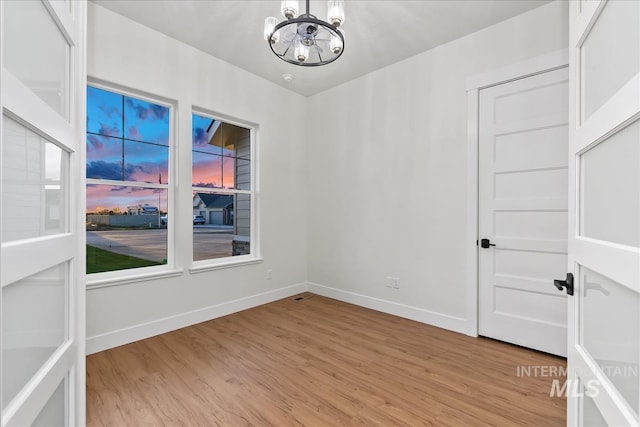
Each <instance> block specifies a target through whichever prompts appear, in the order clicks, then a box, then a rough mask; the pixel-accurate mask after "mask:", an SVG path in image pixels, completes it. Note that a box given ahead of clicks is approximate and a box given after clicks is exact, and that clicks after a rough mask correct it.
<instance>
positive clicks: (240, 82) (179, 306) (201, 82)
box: [87, 3, 307, 352]
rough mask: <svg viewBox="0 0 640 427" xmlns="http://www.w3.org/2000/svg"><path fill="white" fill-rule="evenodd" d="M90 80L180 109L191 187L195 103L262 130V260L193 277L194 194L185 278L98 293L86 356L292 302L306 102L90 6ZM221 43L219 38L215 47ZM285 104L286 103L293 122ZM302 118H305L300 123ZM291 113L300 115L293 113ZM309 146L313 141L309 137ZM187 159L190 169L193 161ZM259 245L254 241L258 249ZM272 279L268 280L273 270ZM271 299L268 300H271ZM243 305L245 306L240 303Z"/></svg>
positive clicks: (302, 262) (185, 202) (186, 198)
mask: <svg viewBox="0 0 640 427" xmlns="http://www.w3.org/2000/svg"><path fill="white" fill-rule="evenodd" d="M88 29H89V30H88V35H89V37H88V64H87V68H88V75H89V78H90V79H99V80H103V81H105V82H111V83H115V84H117V85H121V86H123V87H128V88H134V89H137V90H140V91H144V92H147V93H149V94H154V95H157V96H160V97H164V98H167V99H169V100H173V101H175V102H177V114H178V117H179V123H180V127H179V138H178V144H177V147H178V153H177V154H178V158H179V159H180V161H181V164H182V165H183V166H186V167H182V168H181V169H180V171H179V173H178V176H177V179H178V181H177V182H178V185H179V186H180V187H181V188H183V189H184V187H187V188H190V182H191V180H190V173H191V172H190V163H189V159H190V155H191V154H190V150H191V125H190V123H191V106H192V105H195V106H197V107H200V108H205V109H207V110H210V111H212V112H218V113H222V114H225V115H226V116H228V117H231V118H235V119H239V120H242V121H246V122H251V123H256V124H258V125H259V129H258V144H259V145H258V150H259V158H260V170H259V193H258V199H259V205H258V207H259V211H260V212H259V219H260V230H261V231H260V232H261V237H262V239H261V242H262V245H261V254H262V257H263V259H264V262H263V263H261V264H255V265H248V266H243V267H235V268H228V269H223V270H216V271H210V272H202V273H197V274H190V273H189V271H188V268H189V266H190V265H189V263H190V257H191V244H192V231H191V224H190V221H189V220H188V219H187V220H185V221H180V215H182V217H183V218H185V217H186V218H190V217H191V215H192V212H191V204H192V201H191V192H190V191H182V194H181V195H180V200H178V201H177V204H176V205H175V206H176V207H177V206H179V207H180V208H179V211H177V212H176V215H175V218H176V224H178V223H180V224H179V225H177V226H178V227H179V229H178V230H177V234H178V235H179V236H180V238H179V239H177V254H176V260H177V264H178V267H182V268H184V269H185V271H184V273H183V274H181V275H179V276H178V277H173V278H165V279H158V280H152V281H144V282H137V283H129V284H125V285H120V286H110V287H103V288H98V289H90V290H88V292H87V337H88V344H87V350H88V351H89V352H92V351H96V350H99V349H102V348H105V347H108V346H112V345H117V344H121V343H123V342H126V341H127V340H133V339H137V338H141V337H144V336H148V335H153V334H155V333H160V332H163V331H165V330H167V329H171V328H177V327H180V326H184V325H186V324H187V323H195V322H198V321H202V320H205V319H208V318H211V317H214V316H218V315H221V314H224V313H228V312H232V311H236V310H239V309H242V308H246V307H248V306H250V305H253V304H258V303H264V302H267V301H269V300H272V299H277V298H282V297H284V296H288V295H292V294H294V293H296V292H298V291H300V290H303V289H304V288H305V281H306V271H307V267H306V248H307V238H306V226H307V219H306V205H305V203H304V194H305V193H306V190H307V189H306V147H305V144H304V143H303V142H304V141H301V140H299V139H298V135H303V134H304V135H306V132H304V131H303V129H302V128H301V127H300V123H302V122H303V120H301V118H304V117H305V115H306V105H307V101H306V99H305V98H304V97H302V96H300V95H297V94H295V93H293V92H291V91H288V90H285V89H283V88H281V87H279V86H277V85H274V84H272V83H270V82H267V81H266V80H263V79H261V78H258V77H256V76H255V75H253V74H250V73H247V72H245V71H243V70H241V69H239V68H237V67H234V66H231V65H230V64H228V63H225V62H223V61H220V60H218V59H216V58H213V57H211V56H210V55H207V54H205V53H203V52H201V51H199V50H196V49H193V48H191V47H189V46H187V45H185V44H183V43H180V42H178V41H176V40H174V39H171V38H169V37H166V36H164V35H162V34H160V33H158V32H156V31H153V30H151V29H149V28H146V27H144V26H141V25H139V24H137V23H135V22H133V21H131V20H129V19H127V18H124V17H122V16H120V15H117V14H114V13H113V12H111V11H108V10H106V9H104V8H102V7H100V6H97V5H95V4H93V3H89V9H88ZM212 42H214V41H212ZM274 103H275V104H277V105H287V106H288V109H287V115H286V120H285V119H284V117H283V116H282V115H281V114H280V112H279V109H277V108H274ZM296 114H299V115H300V117H296ZM292 115H293V116H292ZM305 139H306V138H305ZM185 160H186V162H185ZM252 243H253V242H252ZM268 269H272V270H273V279H271V280H267V274H266V272H267V270H268ZM264 293H266V294H264ZM238 300H240V301H238Z"/></svg>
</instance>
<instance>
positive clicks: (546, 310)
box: [478, 69, 568, 355]
mask: <svg viewBox="0 0 640 427" xmlns="http://www.w3.org/2000/svg"><path fill="white" fill-rule="evenodd" d="M567 94H568V72H567V69H560V70H555V71H550V72H546V73H542V74H539V75H536V76H532V77H528V78H524V79H520V80H516V81H513V82H509V83H505V84H501V85H498V86H494V87H491V88H488V89H483V90H481V91H480V97H479V100H480V116H479V135H480V138H479V235H480V238H489V239H490V240H491V241H492V243H494V244H495V245H496V246H495V247H490V248H487V249H484V248H481V249H479V255H478V261H479V262H478V268H479V271H478V273H479V332H480V334H481V335H484V336H489V337H492V338H496V339H500V340H503V341H508V342H512V343H515V344H518V345H523V346H526V347H531V348H535V349H537V350H542V351H546V352H550V353H554V354H560V355H564V354H566V310H567V308H566V296H564V295H562V294H559V293H558V292H557V291H556V290H555V288H554V287H553V280H554V278H557V277H558V275H559V274H560V275H561V274H562V273H563V272H564V270H565V269H566V263H567V258H566V253H567V240H566V236H567V217H566V215H567V155H566V153H567V132H568V128H567V126H568V122H567V121H568V118H567V99H568V95H567Z"/></svg>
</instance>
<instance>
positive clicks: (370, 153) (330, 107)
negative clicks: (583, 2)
mask: <svg viewBox="0 0 640 427" xmlns="http://www.w3.org/2000/svg"><path fill="white" fill-rule="evenodd" d="M567 9H568V8H567V3H566V2H555V3H551V4H548V5H545V6H543V7H541V8H538V9H535V10H533V11H531V12H528V13H526V14H524V15H520V16H517V17H515V18H512V19H510V20H508V21H504V22H502V23H500V24H497V25H494V26H492V27H490V28H487V29H484V30H482V31H479V32H477V33H474V34H471V35H469V36H467V37H464V38H461V39H458V40H455V41H453V42H450V43H448V44H446V45H443V46H440V47H437V48H435V49H432V50H430V51H427V52H424V53H422V54H419V55H417V56H415V57H412V58H410V59H407V60H405V61H402V62H400V63H396V64H393V65H391V66H389V67H386V68H384V69H381V70H379V71H376V72H373V73H371V74H368V75H366V76H364V77H361V78H358V79H356V80H353V81H351V82H348V83H346V84H343V85H341V86H338V87H336V88H333V89H330V90H328V91H325V92H323V93H321V94H318V95H315V96H313V97H311V98H310V99H309V105H308V112H309V114H313V116H314V120H312V121H310V122H311V124H312V128H311V129H310V132H308V134H309V135H311V136H312V138H311V140H310V141H308V143H309V144H310V147H309V152H308V158H309V198H308V206H309V207H308V209H309V217H308V218H309V223H308V232H309V250H308V256H309V258H308V268H309V270H308V279H309V281H310V282H311V285H310V290H311V291H314V292H318V293H323V294H326V295H329V296H334V297H337V298H340V299H343V300H347V301H351V302H355V303H359V304H363V305H367V306H370V307H373V308H378V309H381V310H384V311H389V312H393V313H396V314H399V315H403V316H407V317H411V318H415V319H418V320H421V321H425V322H428V323H433V324H436V325H440V326H443V327H447V328H450V329H454V330H458V331H462V332H467V331H468V323H467V313H466V304H467V295H466V291H465V286H466V283H465V280H466V277H465V270H466V268H467V262H468V260H467V259H466V255H465V251H466V248H467V245H475V241H467V239H466V235H465V232H466V213H467V198H466V194H467V193H466V191H467V189H466V183H467V173H466V164H467V139H466V136H467V116H466V111H467V105H466V92H465V81H466V78H467V77H469V76H473V75H476V74H479V73H483V72H487V71H490V70H492V69H496V68H499V67H502V66H506V65H509V64H512V63H515V62H518V61H522V60H526V59H529V58H532V57H535V56H538V55H542V54H545V53H548V52H552V51H555V50H559V49H563V48H566V47H568V22H569V19H568V10H567ZM385 276H391V277H398V278H400V282H399V283H400V289H397V290H396V289H390V288H387V287H386V286H385Z"/></svg>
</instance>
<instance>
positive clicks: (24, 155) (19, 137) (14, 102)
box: [0, 0, 86, 426]
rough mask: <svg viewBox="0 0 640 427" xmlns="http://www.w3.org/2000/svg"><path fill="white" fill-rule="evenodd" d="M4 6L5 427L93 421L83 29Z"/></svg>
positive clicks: (0, 10) (17, 5)
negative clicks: (87, 412)
mask: <svg viewBox="0 0 640 427" xmlns="http://www.w3.org/2000/svg"><path fill="white" fill-rule="evenodd" d="M85 6H86V5H85V4H84V2H79V1H66V2H65V1H49V0H43V1H1V2H0V20H1V24H2V25H1V28H2V36H1V37H2V38H1V39H0V53H1V56H0V60H1V62H2V81H1V86H2V87H1V89H2V90H1V94H2V95H1V99H0V103H1V105H2V116H1V121H0V130H1V133H0V135H1V138H2V139H1V146H0V147H1V156H2V157H1V162H0V172H1V178H2V179H1V180H0V196H1V197H0V203H1V204H0V218H1V221H0V222H1V226H0V241H1V246H0V248H1V249H0V264H1V265H0V267H1V270H0V282H1V283H0V285H1V292H0V315H1V316H0V318H1V330H2V335H1V336H2V339H1V344H0V346H1V348H2V353H1V354H0V364H1V365H2V375H1V377H0V378H1V380H0V382H1V391H0V402H1V405H2V412H1V414H0V421H1V425H2V426H12V425H15V426H30V425H46V426H72V425H74V426H75V425H83V424H84V392H85V391H84V375H85V371H84V280H83V277H84V259H83V255H84V252H83V248H82V246H81V243H80V242H81V241H82V240H81V239H82V237H81V236H82V227H83V226H84V217H83V215H82V211H81V209H80V207H81V206H84V201H83V196H82V194H83V193H84V188H82V187H81V185H80V183H81V181H82V174H81V171H82V164H83V159H82V146H83V145H82V142H83V139H82V135H83V134H84V123H85V117H84V115H85V107H84V105H85V100H84V98H85V95H84V94H85V88H84V87H85V67H84V22H85V19H86V18H85Z"/></svg>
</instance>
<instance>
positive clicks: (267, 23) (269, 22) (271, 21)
mask: <svg viewBox="0 0 640 427" xmlns="http://www.w3.org/2000/svg"><path fill="white" fill-rule="evenodd" d="M276 25H278V20H277V19H276V18H274V17H273V16H270V17H268V18H264V39H265V40H266V41H268V42H270V43H278V40H279V39H280V31H278V32H275V33H273V29H274V28H275V27H276ZM271 33H273V35H271Z"/></svg>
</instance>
